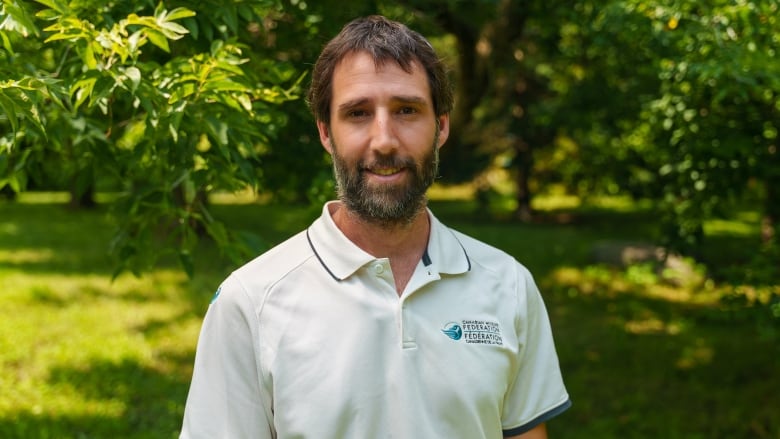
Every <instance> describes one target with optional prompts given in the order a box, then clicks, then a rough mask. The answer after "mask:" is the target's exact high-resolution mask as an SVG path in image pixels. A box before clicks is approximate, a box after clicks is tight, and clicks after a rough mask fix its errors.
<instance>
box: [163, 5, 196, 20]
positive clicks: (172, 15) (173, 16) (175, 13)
mask: <svg viewBox="0 0 780 439" xmlns="http://www.w3.org/2000/svg"><path fill="white" fill-rule="evenodd" d="M195 15H196V14H195V11H191V10H189V9H187V8H175V9H174V10H172V11H170V12H168V14H166V16H165V19H166V20H167V21H173V20H178V19H181V18H189V17H194V16H195Z"/></svg>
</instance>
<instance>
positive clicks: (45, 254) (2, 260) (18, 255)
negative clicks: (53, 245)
mask: <svg viewBox="0 0 780 439" xmlns="http://www.w3.org/2000/svg"><path fill="white" fill-rule="evenodd" d="M53 257H54V251H52V250H51V249H31V248H21V249H18V250H14V251H3V250H0V264H9V265H14V264H39V263H44V262H46V261H50V260H51V259H52V258H53Z"/></svg>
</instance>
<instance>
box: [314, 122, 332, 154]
mask: <svg viewBox="0 0 780 439" xmlns="http://www.w3.org/2000/svg"><path fill="white" fill-rule="evenodd" d="M317 131H319V133H320V143H321V144H322V147H323V148H325V151H328V154H333V149H332V148H331V141H330V127H329V126H328V124H327V122H324V121H322V120H318V121H317Z"/></svg>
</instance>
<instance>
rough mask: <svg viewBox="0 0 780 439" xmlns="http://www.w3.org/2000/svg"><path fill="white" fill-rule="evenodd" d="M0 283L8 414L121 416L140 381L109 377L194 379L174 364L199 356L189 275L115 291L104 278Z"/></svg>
mask: <svg viewBox="0 0 780 439" xmlns="http://www.w3.org/2000/svg"><path fill="white" fill-rule="evenodd" d="M2 281H3V285H4V290H5V291H4V292H5V293H6V294H5V295H4V299H5V305H4V307H3V308H2V309H0V334H4V336H3V337H2V338H0V352H3V355H2V356H0V369H2V370H3V371H4V373H3V374H2V376H3V378H0V387H2V388H3V389H7V390H4V391H3V396H2V398H0V412H2V413H14V412H17V413H32V414H36V415H57V416H96V415H100V416H103V417H105V416H109V417H120V416H122V414H123V413H125V412H127V411H128V410H130V409H132V407H130V406H128V404H131V400H129V399H128V395H127V394H128V393H130V394H132V393H134V392H137V391H138V389H128V388H125V387H124V386H125V385H126V384H124V383H125V380H126V379H127V378H130V379H131V380H132V379H133V378H132V377H124V378H123V377H122V376H114V375H106V372H105V371H111V370H114V369H115V370H122V369H123V368H127V367H128V366H127V365H128V364H129V365H138V367H142V368H143V369H142V370H148V371H149V372H144V373H147V374H148V373H159V374H160V375H161V376H169V375H172V376H177V377H179V378H178V379H179V380H181V381H182V382H186V381H187V380H188V379H189V374H190V373H191V365H190V362H189V361H185V362H181V361H178V360H176V359H179V358H185V359H187V358H189V356H190V355H191V353H192V350H193V349H194V346H195V342H196V339H197V333H198V331H199V328H200V323H201V318H202V315H201V314H202V309H197V310H193V308H192V305H193V303H192V302H190V301H189V300H186V297H187V294H185V288H186V286H187V279H186V276H185V275H184V274H182V273H181V272H179V271H177V270H158V271H156V272H154V273H152V274H149V275H147V276H145V277H143V278H135V277H132V276H129V275H128V276H120V277H119V278H118V279H116V281H114V282H111V280H110V278H109V277H108V276H105V275H89V274H86V275H77V274H59V275H58V274H49V275H33V276H31V275H26V274H24V273H20V272H15V273H9V274H8V275H3V278H2ZM202 301H203V303H204V304H205V303H207V296H206V294H205V293H204V296H203V299H202ZM96 365H98V367H99V368H98V369H96ZM133 367H135V366H133ZM129 370H132V369H129ZM140 378H142V377H140V376H139V379H140ZM9 380H10V381H9ZM150 384H151V383H150ZM180 403H182V404H183V401H180Z"/></svg>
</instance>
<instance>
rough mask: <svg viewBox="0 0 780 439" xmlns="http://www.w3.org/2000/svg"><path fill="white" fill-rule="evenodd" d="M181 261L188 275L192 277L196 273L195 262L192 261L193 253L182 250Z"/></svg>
mask: <svg viewBox="0 0 780 439" xmlns="http://www.w3.org/2000/svg"><path fill="white" fill-rule="evenodd" d="M179 262H181V266H182V268H183V269H184V272H185V273H187V276H188V277H190V278H192V277H193V276H194V275H195V264H193V262H192V254H191V253H190V252H189V251H188V250H182V251H180V252H179Z"/></svg>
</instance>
